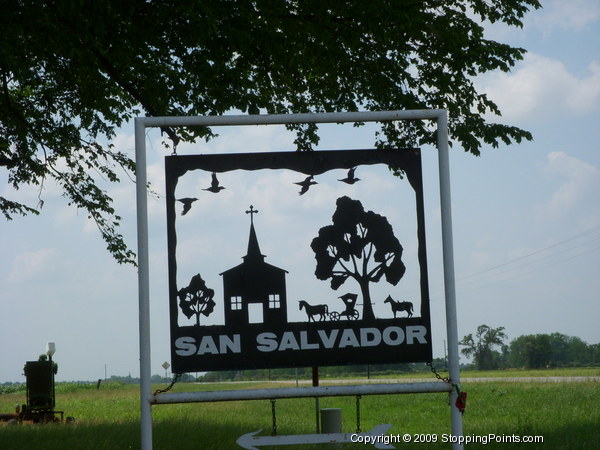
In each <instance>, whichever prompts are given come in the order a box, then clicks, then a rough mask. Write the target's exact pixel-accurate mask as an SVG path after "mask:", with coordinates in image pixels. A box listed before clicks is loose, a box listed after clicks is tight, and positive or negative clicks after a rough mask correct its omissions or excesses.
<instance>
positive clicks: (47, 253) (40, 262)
mask: <svg viewBox="0 0 600 450" xmlns="http://www.w3.org/2000/svg"><path fill="white" fill-rule="evenodd" d="M57 256H58V252H57V251H56V249H53V248H42V249H40V250H37V251H34V252H32V251H25V252H23V253H21V254H20V255H17V256H15V258H14V260H13V265H12V270H11V271H10V273H9V274H8V281H9V282H11V283H21V282H23V281H27V280H30V279H32V278H35V277H37V276H38V275H41V274H43V273H45V272H47V271H48V268H49V267H52V266H53V264H54V262H56V260H57Z"/></svg>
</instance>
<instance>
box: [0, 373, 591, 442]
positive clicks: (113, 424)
mask: <svg viewBox="0 0 600 450" xmlns="http://www.w3.org/2000/svg"><path fill="white" fill-rule="evenodd" d="M596 370H597V369H596ZM494 373H495V372H494ZM546 373H547V374H548V375H552V376H560V375H557V374H556V372H555V371H547V372H546ZM468 376H469V375H467V374H466V373H463V377H468ZM518 376H522V375H518ZM525 376H535V375H525ZM568 376H579V375H572V374H569V375H568ZM294 385H295V383H293V382H290V383H289V384H277V385H275V386H273V384H269V383H267V382H265V383H259V384H257V383H236V384H177V385H175V387H174V388H173V390H174V391H175V392H177V391H180V392H183V391H189V390H194V389H195V390H216V389H225V388H226V389H243V388H261V387H284V386H294ZM160 387H164V386H160ZM463 389H464V390H465V391H467V392H468V400H467V410H466V412H465V415H464V418H463V420H464V434H465V435H488V434H490V433H494V434H496V435H511V436H512V435H541V436H543V437H544V444H543V448H549V449H569V448H574V449H595V448H597V446H598V444H597V443H598V442H600V427H599V426H598V424H599V423H600V408H598V404H599V403H600V383H594V382H575V383H522V382H496V381H494V382H489V383H464V386H463ZM138 398H139V391H138V387H137V386H126V385H115V384H113V385H103V386H102V387H101V388H100V390H96V389H95V386H94V389H90V388H85V389H83V388H77V386H76V385H70V386H68V387H62V386H60V385H59V387H58V388H57V409H60V410H64V411H65V415H67V416H74V417H75V418H76V419H77V421H76V423H75V424H74V425H67V424H53V425H31V424H23V425H20V426H10V425H5V424H2V425H0V448H1V449H15V450H16V449H19V450H27V449H44V450H52V449H61V450H62V449H94V450H96V449H106V450H108V449H110V450H114V449H129V448H132V449H137V448H139V447H140V437H139V435H140V431H139V417H138V416H139V400H138ZM24 401H25V398H24V394H23V393H22V392H17V393H10V394H4V395H0V412H10V411H12V410H13V408H14V405H15V404H16V403H24ZM276 407H277V428H278V434H280V435H287V434H309V433H314V430H315V409H314V408H315V401H314V399H289V400H277V403H276ZM320 407H321V408H328V407H336V408H342V417H343V422H344V431H346V432H353V431H354V430H355V428H356V414H355V409H356V400H355V398H354V397H337V398H322V399H320ZM153 420H154V425H153V441H154V448H155V449H165V450H167V449H168V450H176V449H185V450H189V449H219V450H221V449H235V448H239V447H237V445H236V444H235V441H236V439H237V438H238V437H239V436H241V435H243V434H245V433H248V432H252V431H256V430H258V429H263V430H264V431H263V433H262V434H270V430H271V425H272V422H271V404H270V402H269V401H268V400H257V401H247V402H224V403H212V404H204V403H202V404H185V405H183V404H178V405H159V406H155V407H154V408H153ZM380 423H391V424H393V427H392V428H391V429H390V430H389V431H388V434H404V433H410V434H418V433H436V434H437V435H438V440H441V437H442V434H443V433H449V432H450V417H449V408H448V405H447V395H445V394H409V395H383V396H364V397H363V398H362V400H361V428H362V430H363V431H367V430H370V429H371V428H372V427H374V426H375V425H377V424H380ZM539 447H540V445H539V444H531V443H526V444H516V443H513V444H502V443H498V444H497V443H492V444H488V445H483V444H471V445H469V446H467V448H468V449H471V448H475V449H477V448H485V449H488V448H492V449H494V448H496V449H502V448H510V449H533V448H539ZM269 448H273V449H276V448H277V447H269ZM279 448H281V449H283V450H287V449H295V448H296V449H299V450H310V449H314V448H320V447H315V446H306V445H303V446H285V447H283V446H282V447H279ZM337 448H344V449H346V448H347V449H359V448H360V449H365V448H374V447H365V446H364V445H362V444H345V445H342V446H338V447H337ZM396 448H399V449H400V448H402V449H413V448H414V449H424V448H427V449H438V448H439V449H442V448H449V445H448V444H444V443H441V442H438V443H436V444H431V443H429V444H414V443H413V444H403V443H399V444H396Z"/></svg>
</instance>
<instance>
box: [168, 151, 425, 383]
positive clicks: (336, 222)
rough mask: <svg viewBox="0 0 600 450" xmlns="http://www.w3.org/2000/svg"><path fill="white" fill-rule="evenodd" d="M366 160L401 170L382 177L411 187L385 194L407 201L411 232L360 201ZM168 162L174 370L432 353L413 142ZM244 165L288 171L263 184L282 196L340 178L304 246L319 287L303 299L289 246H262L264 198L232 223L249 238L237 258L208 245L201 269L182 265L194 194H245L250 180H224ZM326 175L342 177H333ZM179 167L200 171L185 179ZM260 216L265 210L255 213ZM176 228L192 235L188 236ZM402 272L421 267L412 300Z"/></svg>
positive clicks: (204, 219)
mask: <svg viewBox="0 0 600 450" xmlns="http://www.w3.org/2000/svg"><path fill="white" fill-rule="evenodd" d="M373 165H382V166H383V167H386V168H387V167H392V168H394V169H395V170H399V171H402V172H403V173H404V174H405V176H404V179H401V178H399V177H394V176H393V175H392V174H391V173H389V177H390V180H391V182H393V183H396V184H397V185H400V186H402V187H403V189H408V190H409V191H410V192H412V201H411V202H410V205H405V204H402V201H400V200H399V198H400V197H398V198H396V197H395V196H390V198H389V204H390V205H391V206H392V207H394V208H397V209H399V210H401V211H402V210H406V209H407V208H413V207H414V208H415V210H414V211H412V215H413V216H414V218H415V223H414V225H413V227H414V230H415V233H414V234H412V235H410V236H408V235H397V231H396V230H398V229H399V227H398V224H397V223H396V222H395V221H394V220H392V219H391V218H388V217H385V216H384V215H382V214H381V211H372V210H369V209H368V208H367V207H365V205H364V204H363V202H362V201H361V198H360V194H359V190H358V189H357V186H359V185H360V184H361V183H368V181H367V180H361V179H360V178H359V176H360V173H361V171H363V170H366V168H368V167H369V166H373ZM165 171H166V195H167V198H166V204H167V228H168V258H169V302H170V303H169V309H170V319H171V364H172V367H173V372H174V373H181V372H194V371H208V370H210V371H214V370H231V369H257V368H275V367H295V366H303V367H307V366H329V365H343V364H377V363H391V362H394V363H397V362H425V361H430V360H431V357H432V351H431V329H430V313H429V288H428V280H427V261H426V247H425V224H424V206H423V192H422V173H421V160H420V152H419V150H417V149H396V150H373V149H369V150H344V151H315V152H308V153H307V152H302V153H299V152H279V153H244V154H225V155H187V156H176V155H175V156H168V157H166V158H165ZM242 171H257V172H259V173H262V172H261V171H281V172H283V173H284V174H285V176H281V177H280V178H279V179H280V180H284V181H281V183H280V185H273V186H272V187H270V188H271V189H288V190H290V200H289V201H290V202H294V201H297V200H296V199H305V198H306V197H307V196H310V195H316V192H318V189H320V188H322V187H323V185H324V184H326V183H328V182H330V183H333V182H335V183H336V188H338V189H339V190H340V195H339V196H338V197H337V199H335V201H333V202H332V204H331V205H330V208H329V210H328V212H327V215H323V217H319V220H320V224H321V225H320V226H319V228H318V230H315V232H314V234H313V235H311V236H310V237H309V238H308V239H307V240H306V242H304V244H303V245H304V246H305V248H306V252H308V253H309V254H310V258H307V259H306V261H307V264H311V265H312V270H311V271H310V272H313V273H314V277H315V279H316V280H320V281H322V282H323V283H322V285H323V289H322V292H320V293H319V294H318V295H315V294H312V297H307V294H306V293H305V292H302V291H301V290H300V289H299V288H298V283H291V280H293V279H294V277H297V276H298V274H296V273H294V272H293V271H290V270H288V268H286V267H282V264H280V263H279V262H278V261H281V260H283V259H284V256H286V255H283V254H280V255H277V254H270V255H269V256H268V257H267V256H265V255H263V254H262V252H261V241H259V236H262V235H261V234H260V228H259V225H258V223H257V217H255V216H256V214H257V213H259V209H260V208H259V205H256V204H254V203H252V204H250V205H249V206H248V207H247V208H244V210H241V211H240V212H239V216H238V217H239V219H238V220H237V221H234V222H235V224H236V227H234V229H235V230H236V231H235V232H236V233H238V234H245V235H247V236H248V238H247V241H245V242H243V244H241V245H240V248H239V253H238V257H241V258H242V262H241V263H238V262H239V259H237V257H236V258H232V257H230V256H228V254H226V253H221V252H214V253H211V254H205V253H202V256H201V258H202V260H203V262H204V264H203V265H202V270H195V268H194V269H191V271H190V268H189V267H190V265H189V264H187V265H186V268H185V270H184V269H183V268H182V267H183V265H182V264H178V261H179V258H181V257H182V255H187V254H189V252H190V247H191V246H192V245H193V242H194V239H197V238H198V235H202V232H203V230H205V229H206V227H207V226H209V225H207V224H209V223H210V221H209V220H208V218H209V217H210V216H211V210H208V209H207V208H208V207H207V206H206V205H207V202H204V201H198V200H199V198H201V196H203V195H204V196H213V197H211V198H212V199H213V200H211V202H210V203H211V205H213V207H219V208H225V207H226V206H225V205H219V203H218V202H217V201H216V200H214V199H218V198H222V197H223V192H222V191H223V190H225V189H229V191H225V192H228V193H229V192H231V190H232V189H233V190H235V194H234V195H235V196H236V197H237V196H241V198H246V197H247V198H248V199H249V202H248V203H250V202H251V201H252V200H251V198H250V196H249V195H248V194H247V193H248V192H249V191H251V189H252V186H241V185H239V184H234V186H233V187H232V186H226V185H225V183H224V182H223V180H224V178H227V180H228V181H229V182H230V183H232V182H233V181H232V180H233V179H234V177H235V175H236V174H239V173H240V172H242ZM333 173H335V174H342V175H336V176H335V178H333V177H332V174H333ZM339 176H341V178H338V177H339ZM187 177H194V179H195V180H196V179H197V180H198V181H194V182H193V183H184V182H183V181H184V180H185V179H186V178H187ZM290 179H293V181H291V182H290V181H289V180H290ZM319 180H329V181H319ZM198 183H204V184H203V186H205V187H203V188H202V191H204V192H200V191H199V190H198V189H195V190H191V189H190V186H197V184H198ZM320 183H321V184H320ZM292 187H293V190H292V189H291V188H292ZM236 188H237V189H236ZM232 195H233V194H232ZM219 196H221V197H219ZM245 196H246V197H245ZM205 198H206V197H205ZM396 202H398V204H396ZM201 204H202V205H201ZM214 205H217V206H214ZM198 208H202V214H200V215H199V216H198V215H197V214H196V215H194V214H195V213H196V211H197V210H198ZM190 211H194V213H190ZM229 214H230V216H232V217H233V216H234V214H233V213H232V212H231V211H229ZM268 219H269V218H268V217H263V216H261V221H262V222H261V223H266V221H268ZM223 228H224V229H223V230H222V233H226V232H227V230H225V227H223ZM184 229H187V230H188V231H185V232H184V231H183V230H184ZM190 229H192V230H193V232H190V231H189V230H190ZM180 230H181V231H180ZM185 233H187V234H185ZM184 235H185V236H191V237H190V238H188V239H187V240H186V238H185V237H184ZM192 237H193V239H192ZM270 238H273V237H272V236H270ZM415 238H416V243H413V242H412V241H414V240H415ZM263 239H264V238H263ZM262 242H265V241H262ZM407 244H409V245H411V246H412V247H414V248H416V250H415V252H414V256H413V258H412V259H409V258H407V257H406V252H405V250H404V246H406V245H407ZM413 244H414V245H413ZM275 248H277V246H276V247H275ZM200 252H201V249H198V253H200ZM188 259H189V256H188ZM207 261H208V262H209V264H206V262H207ZM407 270H408V271H410V272H411V273H413V274H415V273H416V274H418V275H417V276H416V277H415V278H413V280H416V284H417V286H415V287H414V288H416V289H414V290H415V292H418V294H417V296H416V297H417V298H416V300H415V299H413V298H411V299H410V300H406V299H404V298H402V293H403V292H404V291H405V290H406V287H405V286H403V288H402V289H401V288H400V287H399V286H402V283H400V281H401V280H402V279H403V278H404V276H405V274H406V272H407ZM289 286H295V288H293V289H292V288H289ZM374 292H377V294H375V293H374ZM419 297H420V298H419ZM376 303H377V305H378V309H377V310H375V309H374V304H376ZM217 317H218V318H217Z"/></svg>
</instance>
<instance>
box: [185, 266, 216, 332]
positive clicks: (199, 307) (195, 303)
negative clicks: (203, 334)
mask: <svg viewBox="0 0 600 450" xmlns="http://www.w3.org/2000/svg"><path fill="white" fill-rule="evenodd" d="M214 295H215V291H213V290H212V289H210V288H209V287H207V286H206V283H205V282H204V280H203V279H202V277H201V276H200V274H197V275H194V276H193V277H192V279H191V280H190V284H188V285H187V286H186V287H184V288H181V289H180V290H179V291H178V292H177V296H178V297H179V307H180V308H181V311H182V312H183V314H185V316H186V317H187V318H188V319H189V318H191V317H195V319H196V326H198V325H200V315H201V314H203V315H205V316H206V317H208V316H210V314H211V313H212V312H213V311H214V309H215V305H216V303H215V301H214V300H213V297H214Z"/></svg>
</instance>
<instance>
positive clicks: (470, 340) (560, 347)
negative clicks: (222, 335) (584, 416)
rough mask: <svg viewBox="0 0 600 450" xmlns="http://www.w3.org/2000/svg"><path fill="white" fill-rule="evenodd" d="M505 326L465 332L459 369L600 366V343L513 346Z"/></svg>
mask: <svg viewBox="0 0 600 450" xmlns="http://www.w3.org/2000/svg"><path fill="white" fill-rule="evenodd" d="M507 339H508V337H507V336H506V333H505V332H504V327H498V328H492V327H489V326H488V325H480V326H479V327H477V331H476V332H475V333H474V334H467V335H466V336H465V337H464V338H463V339H462V340H461V341H460V342H459V345H460V346H461V347H462V349H461V353H462V354H463V355H464V356H467V357H469V358H471V359H472V361H473V363H472V364H461V368H463V369H465V368H475V369H478V370H494V369H508V368H525V369H539V368H554V367H575V366H598V365H600V344H588V343H586V342H585V341H583V340H582V339H580V338H578V337H574V336H567V335H565V334H562V333H552V334H530V335H523V336H519V337H518V338H516V339H514V340H512V341H511V342H510V343H509V344H506V343H505V341H506V340H507ZM432 365H433V367H434V368H435V369H436V370H438V371H446V370H447V369H448V368H447V361H446V359H445V358H435V359H434V360H433V361H432ZM429 370H431V368H430V367H429V366H427V365H426V364H423V363H410V364H372V365H348V366H335V367H320V368H319V376H320V377H321V378H334V377H338V376H345V377H347V376H356V377H360V378H367V377H369V376H375V375H376V376H385V375H386V374H389V375H393V374H398V373H403V374H406V373H417V372H424V371H429ZM311 377H312V369H311V368H310V367H299V368H297V369H295V368H289V369H271V370H269V369H260V370H228V371H227V370H226V371H219V372H207V373H206V374H204V375H202V376H200V377H198V381H204V382H216V381H243V380H269V379H273V380H285V379H288V380H294V379H301V380H307V379H311Z"/></svg>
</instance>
